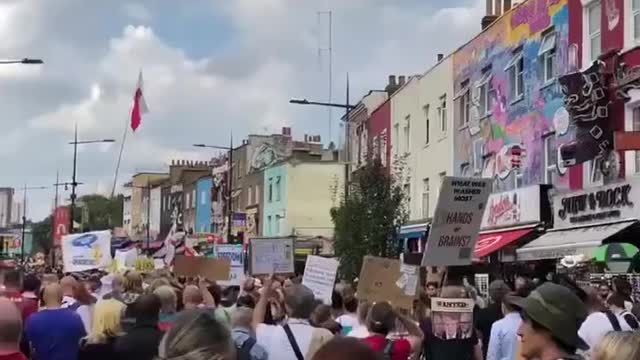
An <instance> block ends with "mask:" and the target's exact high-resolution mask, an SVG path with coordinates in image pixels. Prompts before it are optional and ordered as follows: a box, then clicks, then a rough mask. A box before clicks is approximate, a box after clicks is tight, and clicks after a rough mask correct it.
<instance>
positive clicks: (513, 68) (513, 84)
mask: <svg viewBox="0 0 640 360" xmlns="http://www.w3.org/2000/svg"><path fill="white" fill-rule="evenodd" d="M505 70H506V71H507V73H509V99H511V102H515V101H518V100H520V99H522V98H523V97H524V58H523V57H522V51H517V52H516V53H514V55H513V58H511V61H509V63H508V64H507V67H506V68H505Z"/></svg>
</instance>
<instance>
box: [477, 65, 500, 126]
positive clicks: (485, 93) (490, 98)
mask: <svg viewBox="0 0 640 360" xmlns="http://www.w3.org/2000/svg"><path fill="white" fill-rule="evenodd" d="M492 80H493V77H492V76H491V68H488V69H486V70H484V74H483V75H482V79H480V81H479V82H478V87H477V91H478V110H479V111H478V113H479V115H480V117H481V118H483V117H486V116H489V115H491V107H492V106H493V102H494V100H495V97H496V90H495V89H494V88H493V81H492Z"/></svg>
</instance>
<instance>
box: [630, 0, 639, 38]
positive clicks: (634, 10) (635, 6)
mask: <svg viewBox="0 0 640 360" xmlns="http://www.w3.org/2000/svg"><path fill="white" fill-rule="evenodd" d="M631 16H632V17H633V21H632V23H633V28H632V34H633V40H634V42H637V41H638V40H640V0H632V1H631Z"/></svg>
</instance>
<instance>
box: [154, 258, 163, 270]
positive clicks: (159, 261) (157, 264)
mask: <svg viewBox="0 0 640 360" xmlns="http://www.w3.org/2000/svg"><path fill="white" fill-rule="evenodd" d="M153 267H154V268H155V269H156V270H159V269H164V267H165V263H164V260H162V259H153Z"/></svg>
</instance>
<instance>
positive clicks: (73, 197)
mask: <svg viewBox="0 0 640 360" xmlns="http://www.w3.org/2000/svg"><path fill="white" fill-rule="evenodd" d="M113 142H116V141H115V140H113V139H102V140H82V141H78V124H76V125H75V131H74V137H73V141H70V142H69V145H73V176H72V178H71V206H70V207H69V215H70V218H71V227H70V228H69V233H70V234H73V230H74V229H73V212H74V209H75V206H76V186H78V185H79V183H78V182H77V181H76V165H77V161H78V145H85V144H96V143H113Z"/></svg>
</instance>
